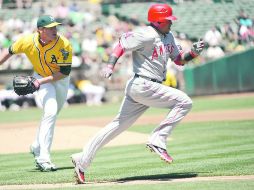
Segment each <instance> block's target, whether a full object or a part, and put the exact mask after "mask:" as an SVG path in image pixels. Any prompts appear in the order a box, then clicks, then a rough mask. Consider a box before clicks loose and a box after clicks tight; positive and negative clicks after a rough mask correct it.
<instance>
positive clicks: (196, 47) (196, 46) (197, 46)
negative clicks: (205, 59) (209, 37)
mask: <svg viewBox="0 0 254 190" xmlns="http://www.w3.org/2000/svg"><path fill="white" fill-rule="evenodd" d="M204 47H205V43H204V41H203V40H202V39H199V41H198V42H195V43H193V44H192V48H191V51H192V52H193V53H195V54H196V55H199V54H200V53H201V52H202V51H203V49H204Z"/></svg>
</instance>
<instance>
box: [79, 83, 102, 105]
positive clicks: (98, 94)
mask: <svg viewBox="0 0 254 190" xmlns="http://www.w3.org/2000/svg"><path fill="white" fill-rule="evenodd" d="M77 87H78V89H79V90H80V91H81V92H82V93H83V94H84V95H85V97H86V104H87V105H88V106H93V105H95V106H99V105H101V104H102V98H103V96H104V94H105V88H104V87H102V86H99V85H95V84H93V83H92V82H91V81H90V80H79V81H77Z"/></svg>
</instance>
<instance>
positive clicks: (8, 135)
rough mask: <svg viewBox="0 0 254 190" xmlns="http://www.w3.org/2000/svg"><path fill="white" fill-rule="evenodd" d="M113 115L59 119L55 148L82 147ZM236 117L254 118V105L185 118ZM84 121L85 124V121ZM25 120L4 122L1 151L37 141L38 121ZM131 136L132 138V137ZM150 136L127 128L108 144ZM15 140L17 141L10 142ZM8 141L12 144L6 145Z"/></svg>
mask: <svg viewBox="0 0 254 190" xmlns="http://www.w3.org/2000/svg"><path fill="white" fill-rule="evenodd" d="M164 117H165V115H156V116H151V115H149V116H145V115H144V116H141V117H140V118H139V119H138V120H137V121H136V123H135V124H136V125H138V124H144V123H145V124H154V125H157V124H158V123H159V122H160V121H161V120H162V119H163V118H164ZM111 119H112V118H109V117H104V118H100V120H96V119H93V118H92V119H80V120H77V119H75V120H74V119H71V120H59V121H57V127H56V129H55V137H54V142H53V145H52V150H63V149H72V148H73V149H75V148H77V149H82V148H83V145H85V144H86V143H87V141H88V140H89V139H90V138H91V137H92V136H93V135H94V134H95V133H96V132H97V131H99V130H100V128H101V127H103V126H105V125H106V124H107V123H108V122H110V121H111ZM211 119H212V120H213V121H232V120H252V119H254V109H240V110H223V111H207V112H202V113H200V112H196V113H195V112H191V113H190V114H188V115H187V117H185V118H184V120H183V121H182V122H198V121H210V120H211ZM82 124H84V125H82ZM20 125H21V124H20V123H18V124H13V123H12V124H4V125H1V127H0V139H1V142H2V143H1V144H0V153H1V154H6V153H19V152H28V151H29V145H30V144H31V142H32V141H33V138H34V136H35V133H36V130H37V125H38V123H37V122H23V123H22V126H20ZM130 137H131V138H130ZM147 138H148V136H147V135H145V134H141V133H135V132H128V131H125V132H123V133H122V134H121V135H120V136H118V137H117V138H116V139H114V140H113V141H111V142H110V143H109V144H108V145H107V146H119V145H129V144H141V143H145V142H146V140H147ZM10 142H15V143H10ZM6 145H8V146H6Z"/></svg>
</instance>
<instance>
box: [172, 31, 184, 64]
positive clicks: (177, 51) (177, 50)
mask: <svg viewBox="0 0 254 190" xmlns="http://www.w3.org/2000/svg"><path fill="white" fill-rule="evenodd" d="M182 54H183V50H182V47H181V45H180V44H179V43H178V42H177V41H176V39H175V38H174V36H173V35H172V52H171V54H170V58H171V60H173V61H174V62H175V61H177V60H179V57H181V55H182Z"/></svg>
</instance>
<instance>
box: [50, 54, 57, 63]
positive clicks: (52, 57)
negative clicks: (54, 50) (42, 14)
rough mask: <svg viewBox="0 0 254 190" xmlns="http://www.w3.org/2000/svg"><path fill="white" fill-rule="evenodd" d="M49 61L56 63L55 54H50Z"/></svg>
mask: <svg viewBox="0 0 254 190" xmlns="http://www.w3.org/2000/svg"><path fill="white" fill-rule="evenodd" d="M50 63H57V59H56V56H55V55H51V62H50Z"/></svg>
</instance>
